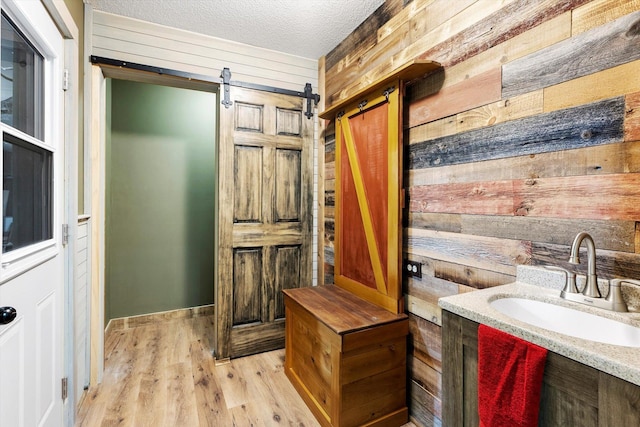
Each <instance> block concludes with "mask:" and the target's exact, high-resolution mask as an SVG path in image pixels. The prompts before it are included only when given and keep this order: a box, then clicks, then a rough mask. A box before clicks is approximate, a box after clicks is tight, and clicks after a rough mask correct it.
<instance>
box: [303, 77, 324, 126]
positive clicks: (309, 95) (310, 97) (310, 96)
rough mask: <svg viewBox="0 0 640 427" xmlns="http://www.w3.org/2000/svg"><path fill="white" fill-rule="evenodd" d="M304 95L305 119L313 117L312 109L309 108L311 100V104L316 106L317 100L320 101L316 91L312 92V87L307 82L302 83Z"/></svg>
mask: <svg viewBox="0 0 640 427" xmlns="http://www.w3.org/2000/svg"><path fill="white" fill-rule="evenodd" d="M304 97H305V98H306V99H307V112H306V113H304V115H305V116H307V119H311V118H312V117H313V111H312V110H311V109H312V107H311V101H313V106H314V107H317V106H318V102H320V95H318V94H317V93H313V89H312V88H311V83H307V84H306V85H304Z"/></svg>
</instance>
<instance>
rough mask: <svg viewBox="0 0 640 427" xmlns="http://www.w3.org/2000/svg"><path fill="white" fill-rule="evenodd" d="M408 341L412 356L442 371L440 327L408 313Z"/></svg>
mask: <svg viewBox="0 0 640 427" xmlns="http://www.w3.org/2000/svg"><path fill="white" fill-rule="evenodd" d="M409 335H410V339H409V343H410V348H409V350H410V352H411V354H413V357H415V358H417V359H420V360H421V361H422V362H424V363H426V364H428V365H429V366H431V367H433V368H434V369H436V370H437V371H439V372H442V331H441V327H440V326H438V325H436V324H435V323H432V322H429V321H428V320H425V319H423V318H422V317H419V316H416V315H413V314H409Z"/></svg>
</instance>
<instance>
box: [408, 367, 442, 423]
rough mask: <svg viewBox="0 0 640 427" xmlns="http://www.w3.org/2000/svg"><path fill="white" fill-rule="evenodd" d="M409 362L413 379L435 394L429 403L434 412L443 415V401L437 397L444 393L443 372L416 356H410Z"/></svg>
mask: <svg viewBox="0 0 640 427" xmlns="http://www.w3.org/2000/svg"><path fill="white" fill-rule="evenodd" d="M407 364H408V368H409V370H410V372H411V373H412V380H413V381H414V382H415V383H417V384H418V385H419V386H420V387H422V388H424V389H425V390H426V391H427V392H428V393H429V394H430V395H431V396H433V398H432V399H430V400H431V405H429V406H430V409H431V410H432V411H433V414H434V415H435V416H437V417H442V403H441V402H440V399H438V398H436V397H435V396H440V395H441V394H442V373H441V372H439V371H437V370H435V369H433V367H431V366H430V365H428V364H426V363H424V362H423V361H421V360H420V359H418V358H416V357H409V358H408V363H407Z"/></svg>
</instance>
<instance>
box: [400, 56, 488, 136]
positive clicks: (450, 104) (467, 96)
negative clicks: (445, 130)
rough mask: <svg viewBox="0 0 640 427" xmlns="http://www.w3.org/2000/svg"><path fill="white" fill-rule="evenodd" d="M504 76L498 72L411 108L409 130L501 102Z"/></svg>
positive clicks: (451, 89) (453, 88)
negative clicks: (502, 77)
mask: <svg viewBox="0 0 640 427" xmlns="http://www.w3.org/2000/svg"><path fill="white" fill-rule="evenodd" d="M500 87H501V72H500V68H496V69H494V70H491V71H487V72H486V73H482V74H480V75H478V76H475V77H471V78H470V79H468V80H464V81H462V82H460V83H458V84H455V85H453V86H449V87H446V88H443V89H441V90H440V91H438V92H437V93H435V94H433V95H430V96H427V97H426V98H423V99H421V100H419V101H415V102H413V103H411V104H409V119H408V126H409V127H414V126H418V125H420V124H423V123H427V122H430V121H433V120H437V119H439V118H442V117H446V116H451V115H453V114H456V113H459V112H461V111H466V110H470V109H472V108H476V107H479V106H481V105H486V104H489V103H491V102H495V101H498V100H499V99H500Z"/></svg>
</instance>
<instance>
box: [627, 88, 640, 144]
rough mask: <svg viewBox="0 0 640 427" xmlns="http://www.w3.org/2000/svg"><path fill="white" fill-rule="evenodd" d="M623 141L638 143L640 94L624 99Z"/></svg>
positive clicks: (633, 94)
mask: <svg viewBox="0 0 640 427" xmlns="http://www.w3.org/2000/svg"><path fill="white" fill-rule="evenodd" d="M625 112H626V114H625V118H624V140H625V141H640V92H636V93H632V94H630V95H627V97H626V108H625Z"/></svg>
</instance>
